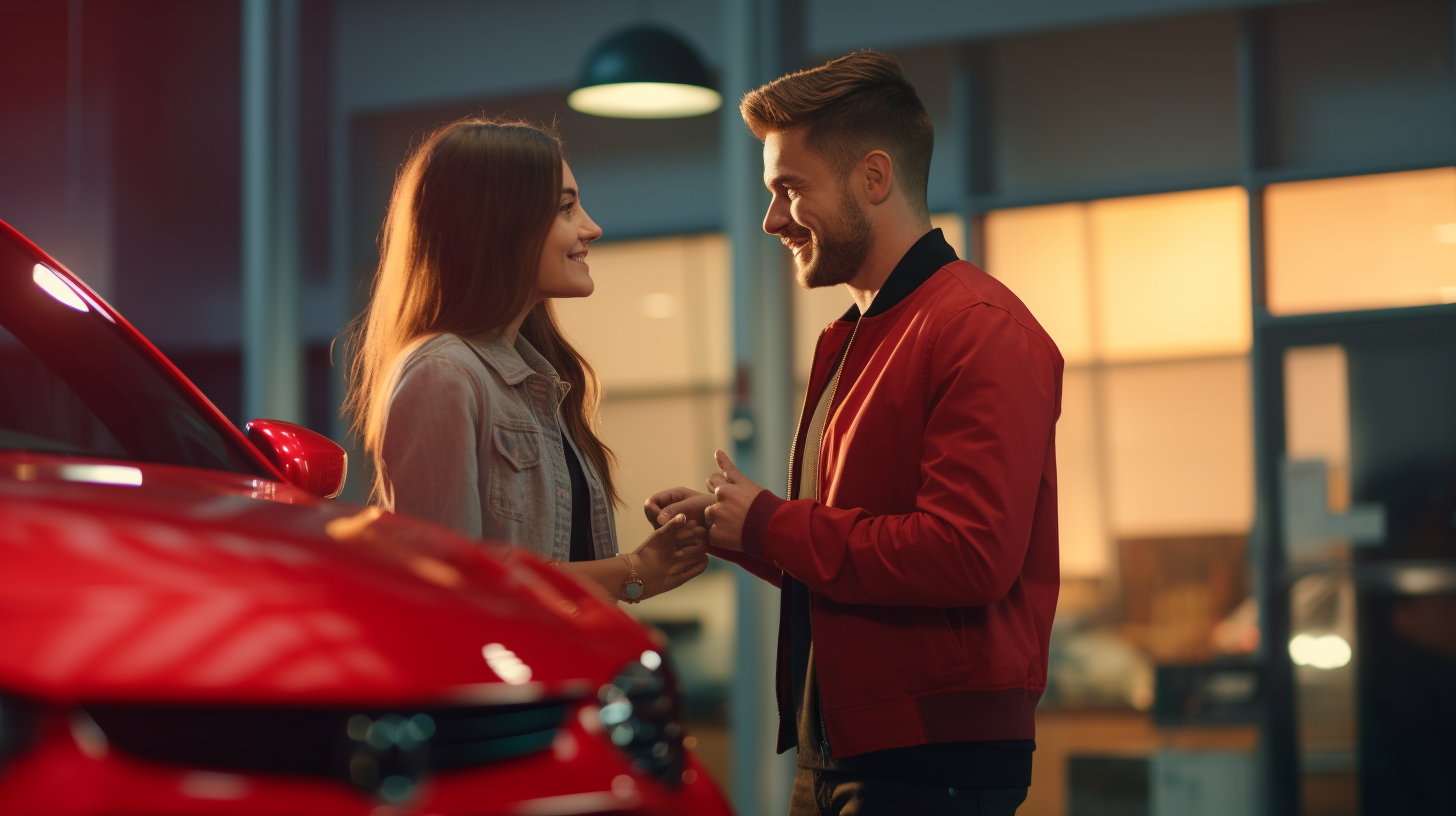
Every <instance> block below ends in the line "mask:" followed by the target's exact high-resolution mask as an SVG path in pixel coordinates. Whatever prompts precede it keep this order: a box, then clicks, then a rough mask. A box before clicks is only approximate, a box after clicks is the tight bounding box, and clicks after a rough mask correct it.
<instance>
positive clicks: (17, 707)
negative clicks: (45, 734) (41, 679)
mask: <svg viewBox="0 0 1456 816" xmlns="http://www.w3.org/2000/svg"><path fill="white" fill-rule="evenodd" d="M35 714H36V711H35V705H34V704H32V703H30V702H28V701H26V700H22V699H21V698H19V697H15V696H12V695H9V694H5V693H3V692H0V770H3V769H4V768H5V764H6V762H8V761H9V759H10V758H11V757H13V756H15V755H16V754H18V753H20V752H21V751H24V750H25V749H26V748H29V747H30V744H31V741H32V740H33V739H34V737H35Z"/></svg>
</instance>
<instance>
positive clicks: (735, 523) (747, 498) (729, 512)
mask: <svg viewBox="0 0 1456 816" xmlns="http://www.w3.org/2000/svg"><path fill="white" fill-rule="evenodd" d="M713 458H714V459H715V460H716V461H717V462H718V468H719V470H718V472H717V473H714V474H713V475H712V476H709V477H708V490H709V491H711V492H712V494H713V496H714V497H715V501H714V503H713V504H712V505H710V506H709V507H708V508H707V509H706V510H704V511H703V517H704V518H705V519H706V520H707V524H708V543H709V544H712V545H713V546H714V547H722V548H723V549H725V550H737V551H740V552H741V551H742V550H743V520H744V519H746V518H747V517H748V508H749V506H750V505H752V504H753V500H754V499H755V498H756V497H757V496H758V493H759V491H761V490H763V488H761V487H759V486H758V485H756V484H754V483H753V482H752V481H750V480H749V478H748V477H747V476H744V475H743V474H742V473H739V472H738V468H737V467H736V466H734V464H733V460H732V459H729V458H728V454H726V453H724V452H723V451H718V452H717V453H715V454H714V455H713Z"/></svg>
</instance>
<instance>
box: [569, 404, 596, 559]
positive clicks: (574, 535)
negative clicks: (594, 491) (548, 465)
mask: <svg viewBox="0 0 1456 816" xmlns="http://www.w3.org/2000/svg"><path fill="white" fill-rule="evenodd" d="M561 447H563V448H565V449H566V469H567V470H569V471H571V558H570V559H569V560H571V561H592V560H595V559H596V549H595V548H594V547H592V531H591V488H589V487H587V484H586V473H585V472H584V471H582V469H581V462H580V461H579V460H578V459H577V458H576V451H574V450H572V449H571V442H570V440H568V439H567V438H566V432H565V431H562V432H561Z"/></svg>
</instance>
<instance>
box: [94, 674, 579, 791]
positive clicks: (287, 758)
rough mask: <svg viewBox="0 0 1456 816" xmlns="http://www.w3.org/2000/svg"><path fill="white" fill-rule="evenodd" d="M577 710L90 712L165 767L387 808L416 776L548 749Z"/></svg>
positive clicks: (547, 706)
mask: <svg viewBox="0 0 1456 816" xmlns="http://www.w3.org/2000/svg"><path fill="white" fill-rule="evenodd" d="M571 705H572V701H571V700H561V699H556V700H547V701H541V702H533V703H523V704H512V705H490V706H460V707H435V708H430V707H423V708H398V709H391V710H386V709H366V708H316V707H309V708H305V707H284V706H279V707H260V706H202V705H160V704H157V705H153V704H147V705H137V704H91V705H87V706H85V711H86V713H87V714H89V715H90V716H91V718H92V719H93V720H94V721H95V722H96V725H97V726H99V727H100V728H101V731H102V733H104V734H105V735H106V738H107V740H108V741H109V742H110V743H111V744H112V745H113V746H115V747H116V748H118V749H120V750H122V751H125V752H127V753H129V754H132V755H135V756H138V757H143V758H146V759H150V760H155V761H158V762H167V763H175V764H180V765H187V766H192V767H205V768H213V769H218V770H234V771H252V772H265V773H269V772H271V773H284V774H304V775H311V776H325V777H333V778H337V779H340V780H342V781H346V782H348V783H350V784H352V785H354V786H355V787H357V788H360V789H361V790H364V791H366V792H371V793H375V794H378V795H380V796H381V797H382V798H384V799H386V800H389V801H402V800H404V799H407V798H409V796H410V794H411V793H412V792H413V789H414V787H415V783H416V782H417V780H418V778H419V775H420V774H421V773H423V772H426V771H445V770H455V769H461V768H471V767H476V766H480V765H487V764H490V763H493V762H500V761H502V760H507V759H511V758H513V757H519V756H525V755H527V754H532V753H535V752H537V751H542V750H545V749H546V748H549V747H550V745H551V742H552V740H553V739H554V738H555V736H556V732H557V730H558V729H559V728H560V727H561V725H562V723H563V722H564V721H565V719H566V715H567V712H568V710H569V709H570V707H571Z"/></svg>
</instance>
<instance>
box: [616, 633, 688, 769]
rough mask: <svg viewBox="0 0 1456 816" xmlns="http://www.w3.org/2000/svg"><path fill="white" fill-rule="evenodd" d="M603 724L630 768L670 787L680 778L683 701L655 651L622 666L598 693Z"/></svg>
mask: <svg viewBox="0 0 1456 816" xmlns="http://www.w3.org/2000/svg"><path fill="white" fill-rule="evenodd" d="M597 703H598V705H599V706H600V707H601V708H600V710H599V711H598V714H599V716H600V717H601V721H602V727H603V728H604V729H605V730H606V734H607V736H608V738H610V739H611V740H612V742H613V743H614V744H615V745H616V746H617V747H618V748H620V749H622V751H623V753H625V754H626V755H627V759H628V761H629V762H630V763H631V764H632V768H633V769H634V770H636V771H638V772H639V773H643V774H647V775H650V776H652V777H654V778H656V779H657V780H658V781H659V782H661V783H662V784H664V785H667V786H669V787H676V786H677V785H679V784H681V782H682V773H683V729H682V722H681V712H682V707H681V705H680V703H679V700H678V691H677V681H676V680H675V679H674V678H673V675H672V671H671V670H670V669H669V668H668V666H667V663H666V662H665V661H664V660H663V659H662V655H660V654H658V653H657V652H654V651H651V650H649V651H646V652H643V653H642V657H641V658H640V659H638V660H634V661H632V662H631V663H628V664H627V665H625V666H623V667H622V668H621V670H620V671H618V672H617V676H616V677H615V678H613V680H612V682H610V683H608V684H606V685H604V686H602V688H601V691H600V692H599V693H598V694H597Z"/></svg>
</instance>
